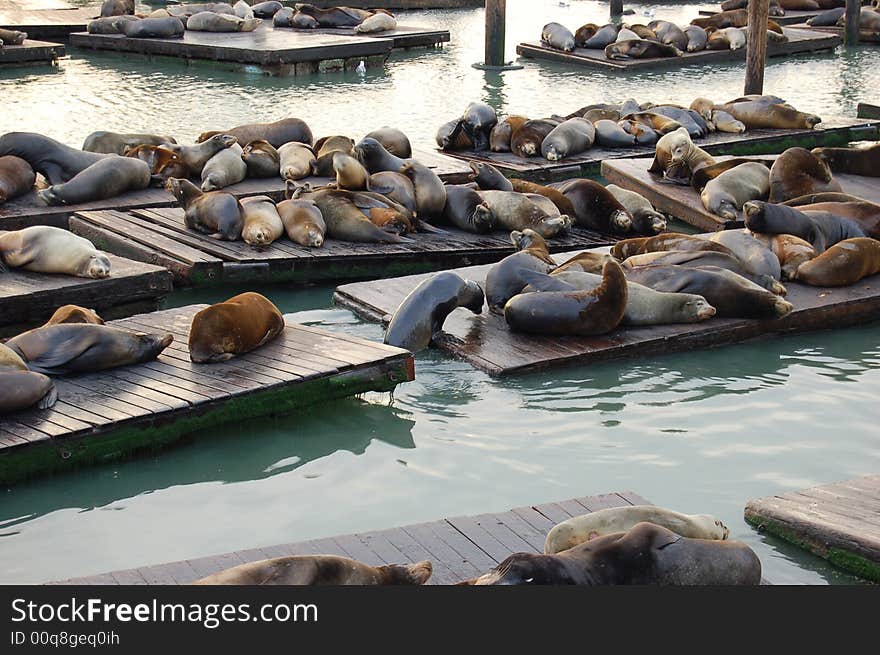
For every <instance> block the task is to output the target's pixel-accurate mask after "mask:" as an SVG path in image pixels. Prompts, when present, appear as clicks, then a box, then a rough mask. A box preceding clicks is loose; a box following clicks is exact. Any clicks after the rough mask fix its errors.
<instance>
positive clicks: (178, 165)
mask: <svg viewBox="0 0 880 655" xmlns="http://www.w3.org/2000/svg"><path fill="white" fill-rule="evenodd" d="M125 156H126V157H134V158H135V159H140V160H141V161H145V162H147V165H148V166H149V167H150V170H151V172H152V174H153V175H157V176H159V177H161V178H163V179H166V180H167V179H168V178H169V177H178V178H186V177H189V169H188V168H187V167H186V164H184V163H183V161H182V160H181V158H180V155H179V154H178V153H176V152H174V151H173V150H169V149H168V148H165V147H163V146H136V147H134V148H129V149H128V150H126V151H125Z"/></svg>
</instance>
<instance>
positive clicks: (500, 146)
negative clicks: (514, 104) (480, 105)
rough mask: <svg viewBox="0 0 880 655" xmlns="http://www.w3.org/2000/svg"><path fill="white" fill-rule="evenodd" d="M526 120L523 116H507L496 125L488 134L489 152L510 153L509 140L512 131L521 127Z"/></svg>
mask: <svg viewBox="0 0 880 655" xmlns="http://www.w3.org/2000/svg"><path fill="white" fill-rule="evenodd" d="M527 120H529V119H528V118H526V117H525V116H507V117H505V118H503V119H502V120H500V121H498V123H496V125H495V127H493V128H492V131H491V132H489V150H491V151H492V152H510V139H511V137H512V136H513V132H514V130H518V129H519V128H521V127H522V126H523V123H525V122H526V121H527Z"/></svg>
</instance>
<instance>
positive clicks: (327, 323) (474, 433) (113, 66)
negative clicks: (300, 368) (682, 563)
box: [0, 0, 880, 584]
mask: <svg viewBox="0 0 880 655" xmlns="http://www.w3.org/2000/svg"><path fill="white" fill-rule="evenodd" d="M634 6H635V7H637V8H641V7H640V6H639V5H634ZM698 6H699V5H692V6H690V7H672V8H662V7H653V8H654V9H655V10H656V16H663V17H669V18H672V19H675V20H678V21H679V22H686V19H690V18H691V17H693V16H694V15H695V13H696V7H698ZM535 7H537V9H535ZM605 11H607V5H603V6H600V5H599V4H598V3H594V2H577V1H575V0H572V1H571V2H570V6H569V7H559V6H558V3H556V2H525V1H522V0H520V1H515V0H511V1H510V2H508V19H509V28H508V46H509V51H510V55H511V57H513V48H514V45H515V43H516V42H517V41H520V40H523V39H525V38H531V37H533V36H534V35H535V33H536V32H537V31H538V30H540V27H541V25H542V24H543V22H546V21H547V20H553V19H556V20H559V19H562V20H563V22H565V23H566V24H569V25H574V26H576V25H579V24H580V23H582V22H587V21H588V20H590V19H598V18H600V17H601V16H603V15H604V12H605ZM530 15H531V16H532V17H531V18H530ZM536 15H539V16H540V18H535V17H534V16H536ZM647 20H649V19H648V18H647V17H645V18H643V21H644V22H647ZM407 22H412V23H422V24H430V25H435V26H445V27H448V28H449V29H450V30H451V31H452V35H453V42H452V43H451V44H449V45H447V46H446V47H444V48H443V49H442V50H432V51H414V52H412V53H404V54H395V55H393V57H392V60H391V61H390V62H389V64H388V66H387V68H386V69H385V70H384V71H381V72H370V73H369V74H368V75H367V76H366V77H364V78H361V77H359V76H357V75H355V74H352V75H348V74H334V75H325V76H315V77H310V78H306V79H283V80H279V79H274V78H268V77H263V76H259V75H242V74H233V73H227V72H222V71H216V70H212V69H208V68H202V67H187V66H185V65H178V64H175V63H172V64H165V63H163V64H162V65H152V64H149V63H147V62H145V61H142V60H137V59H129V58H126V57H120V56H112V55H93V54H90V53H87V52H81V51H76V50H73V51H72V52H71V54H72V59H70V60H66V61H63V62H62V64H61V66H60V67H59V69H58V70H57V71H54V72H49V73H44V72H38V71H36V70H30V71H25V72H24V73H22V72H21V71H19V73H17V74H14V73H10V72H8V71H7V72H2V73H0V133H2V132H5V131H9V130H13V129H22V130H35V131H42V132H45V133H47V134H50V135H52V136H54V137H56V138H59V139H62V140H64V141H66V142H68V143H71V144H74V145H78V144H79V143H80V142H81V141H82V139H83V138H84V137H85V136H86V135H87V134H88V133H89V132H91V131H93V130H96V129H114V130H118V129H124V130H127V131H133V130H141V129H152V130H154V131H161V132H164V133H169V132H170V133H172V134H174V135H176V136H179V137H181V138H184V139H189V138H192V137H194V136H195V135H196V134H197V133H199V132H201V131H202V130H203V129H207V128H210V127H223V126H228V125H231V124H235V123H238V122H242V121H246V120H252V119H259V120H263V119H271V118H277V117H280V116H282V115H298V116H302V117H304V118H306V119H308V121H309V122H310V124H312V126H313V128H314V131H315V132H316V134H317V135H320V134H323V133H325V132H329V131H334V132H337V131H344V132H347V133H350V134H352V135H354V136H358V135H360V134H362V133H364V132H366V131H368V130H369V129H372V128H374V127H377V126H380V125H383V124H394V125H398V126H400V127H402V128H404V129H405V130H406V131H407V133H409V134H410V135H411V137H412V139H413V141H414V142H415V143H417V144H422V145H427V144H428V143H429V142H430V139H431V137H432V135H433V131H434V129H435V128H436V127H437V125H439V124H440V123H441V122H443V121H445V120H446V119H447V117H448V116H454V115H455V114H457V113H459V112H460V111H461V109H462V108H463V107H464V106H465V105H466V104H467V102H468V101H469V100H472V99H484V100H488V101H490V102H492V103H493V104H494V105H495V106H496V107H498V108H499V109H502V110H503V111H523V112H525V113H529V114H533V115H538V114H546V113H550V112H551V111H552V112H556V113H562V112H564V111H566V110H569V108H574V107H577V106H580V105H583V104H587V103H589V102H598V101H603V100H615V99H619V98H623V97H629V96H636V97H638V98H644V99H649V98H650V99H655V100H676V101H682V100H689V99H690V98H692V97H694V96H696V95H710V96H713V97H717V98H726V97H732V96H733V95H736V94H738V93H739V92H740V91H741V85H742V75H743V66H742V65H741V64H731V65H729V66H719V67H714V68H712V69H711V70H709V69H701V68H689V69H683V70H680V71H676V72H673V73H663V72H652V73H645V74H638V75H629V76H607V75H604V74H598V73H592V72H589V73H584V72H578V71H575V70H573V69H568V68H566V67H563V66H548V65H535V64H531V63H526V69H525V70H523V71H517V72H508V73H503V74H501V75H497V74H495V75H492V74H484V73H481V72H478V71H475V70H474V69H472V68H471V67H470V64H471V63H472V62H474V61H477V60H478V59H480V57H481V55H480V50H481V38H482V12H480V11H449V12H430V13H418V14H415V15H413V16H412V18H411V20H410V18H409V17H407ZM633 22H636V20H635V19H634V20H633ZM878 63H880V50H878V49H876V48H873V49H872V48H859V49H855V50H852V51H849V52H838V53H836V54H834V55H818V56H805V57H793V58H788V59H783V60H774V61H772V62H771V64H770V65H769V67H768V70H767V84H766V87H765V88H766V90H767V91H768V92H773V93H777V94H779V95H782V96H784V97H786V98H787V99H789V100H790V101H791V102H793V103H794V104H796V105H797V106H800V107H803V108H804V109H805V110H808V111H811V112H817V113H819V114H824V115H827V116H833V115H850V116H852V115H854V105H855V103H856V102H858V101H860V100H864V101H871V100H874V101H876V100H877V98H876V95H874V94H876V89H877V88H878V82H880V74H878V72H877V71H878ZM246 288H251V287H241V286H228V287H225V288H221V289H212V290H207V291H205V290H201V291H185V292H178V293H176V294H175V295H174V296H172V297H171V298H170V299H169V305H170V306H178V305H184V304H189V303H192V302H214V301H217V300H222V299H225V298H226V297H229V296H231V295H233V294H234V293H237V292H239V291H241V290H245V289H246ZM257 290H260V291H262V292H263V293H265V294H266V295H268V296H269V297H270V298H271V299H272V300H273V301H274V302H275V303H277V304H278V306H279V307H280V308H281V309H282V311H284V312H286V313H289V314H290V315H291V317H292V318H293V319H294V320H296V321H299V322H303V323H306V324H309V325H316V326H320V327H324V328H327V329H329V330H335V331H341V332H346V333H348V334H353V335H356V336H360V337H365V338H370V339H377V340H378V339H381V337H382V331H381V328H380V327H379V326H377V325H374V324H370V323H365V322H363V321H361V320H359V319H357V318H356V317H355V316H353V315H352V314H351V313H350V312H348V311H345V310H340V309H335V308H333V307H332V303H331V296H332V287H331V286H328V285H322V286H308V287H302V286H295V287H294V286H288V287H257ZM416 371H417V379H416V381H415V382H412V383H408V384H405V385H402V386H400V387H398V389H397V391H396V392H395V393H394V394H393V397H392V396H391V395H389V394H366V395H365V396H364V397H362V398H356V399H348V400H344V401H336V402H332V403H327V404H324V405H319V406H316V407H314V408H313V409H311V410H310V411H308V412H302V413H299V414H296V415H292V416H287V417H283V418H274V419H265V420H260V421H251V422H248V423H246V424H237V425H230V426H228V427H226V428H224V429H223V430H212V431H210V433H205V434H194V435H193V436H192V438H191V439H188V440H187V441H186V442H184V443H181V444H179V445H177V446H175V447H173V448H171V449H169V450H167V451H164V452H162V453H161V454H159V455H157V456H153V457H142V458H138V459H135V460H132V461H128V462H125V463H120V464H116V465H108V466H103V467H94V468H90V469H86V470H83V471H80V472H75V473H72V474H68V475H61V476H57V477H54V478H50V479H43V480H36V481H33V482H30V483H26V484H22V485H19V486H16V487H14V488H11V489H8V490H3V491H0V493H2V501H0V582H6V583H13V582H28V583H31V582H43V581H46V580H53V579H60V578H67V577H71V576H79V575H88V574H91V573H98V572H103V571H108V570H113V569H120V568H127V567H132V566H138V565H144V564H152V563H158V562H163V561H169V560H175V559H181V558H191V557H198V556H200V555H208V554H213V553H221V552H226V551H230V550H234V549H241V548H251V547H258V546H264V545H269V544H274V543H282V542H287V541H297V540H302V539H310V538H316V537H322V536H329V535H334V534H340V533H348V532H354V531H360V530H372V529H381V528H385V527H391V526H394V525H402V524H406V523H411V522H417V521H428V520H434V519H437V518H439V517H442V516H447V515H455V514H473V513H481V512H487V511H500V510H505V509H507V508H510V507H514V506H517V505H524V504H533V503H540V502H547V501H554V500H560V499H565V498H570V497H573V496H581V495H589V494H596V493H604V492H608V491H615V490H633V491H635V492H637V493H639V494H641V495H643V496H645V497H647V498H649V499H650V500H652V501H653V502H655V503H659V504H662V505H665V506H669V507H672V508H675V509H678V510H681V511H685V512H701V513H702V512H708V513H713V514H715V515H717V516H719V517H720V518H721V519H722V520H723V521H724V522H725V523H726V524H727V525H728V526H730V528H731V537H732V538H736V539H742V540H744V541H746V542H747V543H749V545H751V546H752V547H753V548H755V550H756V551H757V552H758V554H759V556H760V558H761V561H762V563H763V565H764V571H765V575H766V577H768V578H769V579H770V580H772V581H773V582H776V583H808V584H823V583H851V582H854V580H853V578H850V577H849V576H847V575H845V574H841V573H839V572H837V571H836V570H835V569H833V568H831V567H830V566H828V565H826V564H825V563H824V562H823V561H822V560H819V559H817V558H813V557H812V556H809V555H807V554H805V553H803V552H802V551H800V550H798V549H795V548H793V547H790V546H787V545H785V544H783V543H781V542H779V541H778V540H775V539H767V538H764V537H762V536H760V535H758V534H757V533H755V532H754V531H753V530H752V529H751V528H750V527H749V526H748V525H746V524H745V523H744V522H743V520H742V509H743V506H744V504H745V502H746V501H747V500H749V499H751V498H755V497H760V496H764V495H768V494H773V493H780V492H784V491H789V490H794V489H799V488H802V487H805V486H809V485H814V484H822V483H828V482H834V481H838V480H842V479H846V478H851V477H854V476H857V475H862V474H868V473H876V472H877V471H878V470H880V440H878V430H877V422H878V418H880V413H878V411H877V402H876V398H877V395H878V392H880V329H878V326H877V325H876V324H875V325H873V326H865V327H861V328H853V329H847V330H840V331H835V332H821V333H815V334H807V335H797V336H791V337H786V338H774V339H768V340H764V341H757V342H751V343H746V344H742V345H739V346H733V347H727V348H722V349H717V350H709V351H700V352H693V353H684V354H675V355H669V356H663V357H654V358H649V359H643V360H638V361H632V362H619V363H610V364H605V365H600V366H591V367H577V368H566V369H560V370H555V371H552V372H548V373H542V374H533V375H528V376H524V377H519V378H516V379H505V380H495V379H492V378H490V377H489V376H487V375H485V374H483V373H481V372H479V371H477V370H475V369H473V368H472V367H471V366H469V365H468V364H465V363H462V362H459V361H456V360H454V359H452V358H450V357H447V356H445V355H443V354H440V353H437V352H434V351H428V352H424V353H421V354H419V355H418V356H417V365H416Z"/></svg>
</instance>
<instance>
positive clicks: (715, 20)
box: [691, 9, 749, 29]
mask: <svg viewBox="0 0 880 655" xmlns="http://www.w3.org/2000/svg"><path fill="white" fill-rule="evenodd" d="M748 24H749V12H748V11H747V10H746V9H734V10H731V11H721V12H718V13H717V14H712V15H711V16H700V17H699V18H694V19H693V20H692V21H691V25H697V26H699V27H702V28H703V29H706V28H708V27H715V28H718V29H721V28H723V27H745V26H746V25H748Z"/></svg>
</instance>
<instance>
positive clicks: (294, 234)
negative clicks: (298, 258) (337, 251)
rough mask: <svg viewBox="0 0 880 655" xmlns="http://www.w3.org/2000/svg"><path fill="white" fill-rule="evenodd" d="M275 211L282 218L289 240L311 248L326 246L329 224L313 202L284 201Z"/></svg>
mask: <svg viewBox="0 0 880 655" xmlns="http://www.w3.org/2000/svg"><path fill="white" fill-rule="evenodd" d="M275 209H276V210H277V211H278V216H279V217H281V222H282V223H283V224H284V231H285V232H286V233H287V238H288V239H290V240H291V241H293V242H294V243H298V244H299V245H301V246H309V247H311V248H320V247H321V246H322V245H324V235H325V234H326V232H327V224H326V223H325V222H324V217H323V216H322V215H321V210H320V209H318V207H317V206H316V205H315V203H313V202H312V201H311V200H284V201H282V202H279V203H278V204H277V205H276V206H275Z"/></svg>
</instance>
